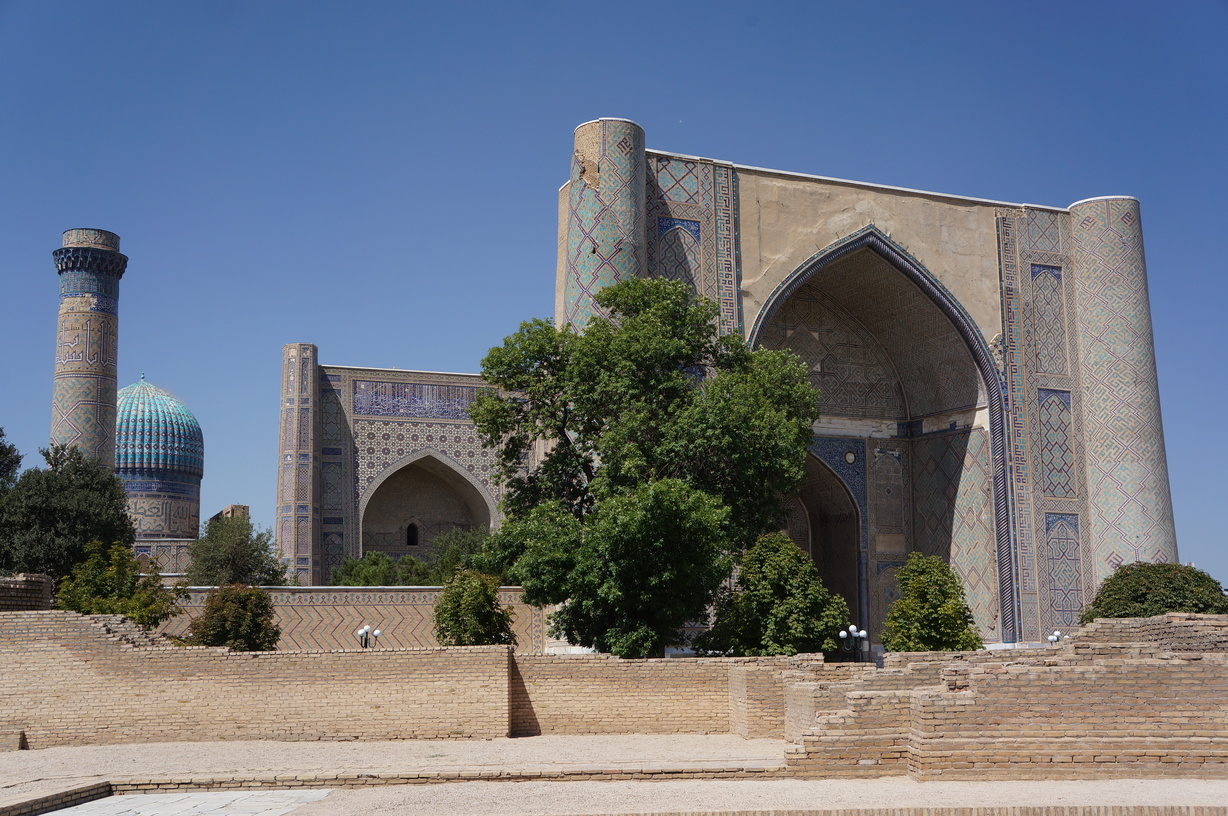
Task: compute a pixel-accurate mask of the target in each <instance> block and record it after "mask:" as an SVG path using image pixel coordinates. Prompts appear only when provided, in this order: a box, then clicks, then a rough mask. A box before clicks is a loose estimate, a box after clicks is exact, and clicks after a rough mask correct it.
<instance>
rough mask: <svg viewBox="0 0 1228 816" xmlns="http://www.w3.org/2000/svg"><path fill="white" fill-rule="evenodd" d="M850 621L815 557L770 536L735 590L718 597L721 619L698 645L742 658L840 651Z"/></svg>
mask: <svg viewBox="0 0 1228 816" xmlns="http://www.w3.org/2000/svg"><path fill="white" fill-rule="evenodd" d="M848 620H849V607H848V603H847V602H845V600H844V598H842V597H841V596H839V595H834V594H832V593H830V592H828V591H827V589H826V588H825V587H824V586H823V582H822V581H821V580H820V578H819V573H818V570H816V569H815V566H814V561H813V560H811V558H810V556H808V555H806V553H804V552H802V551H801V550H800V549H799V548H798V546H797V545H796V544H794V543H793V541H792V539H790V538H789V537H788V536H787V535H785V534H783V533H768V534H767V535H763V536H760V538H759V540H758V541H756V542H755V545H754V546H753V547H751V548H750V550H748V551H747V552H746V555H745V556H744V557H743V559H742V563H741V564H740V566H739V568H738V570H737V582H736V585H735V587H734V588H733V589H731V590H725V591H722V592H721V593H719V594H718V596H717V602H716V620H715V622H714V623H713V625H712V628H711V629H709V630H708V631H707V632H705V633H703V634H702V635H700V636H699V638H697V640H696V644H695V645H696V647H697V649H698V650H699V651H701V652H706V653H709V654H729V655H734V656H738V657H741V656H744V655H794V654H799V653H803V652H805V653H812V652H835V651H837V650H839V648H840V640H839V634H838V633H839V632H840V630H841V629H842V628H843V627H844V626H845V625H846V624H847V623H848Z"/></svg>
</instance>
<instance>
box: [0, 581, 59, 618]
mask: <svg viewBox="0 0 1228 816" xmlns="http://www.w3.org/2000/svg"><path fill="white" fill-rule="evenodd" d="M51 588H52V581H51V578H50V577H49V576H46V575H29V574H26V573H24V572H22V573H18V574H17V575H14V576H12V577H11V578H0V612H22V611H27V610H30V611H33V610H38V609H50V608H51Z"/></svg>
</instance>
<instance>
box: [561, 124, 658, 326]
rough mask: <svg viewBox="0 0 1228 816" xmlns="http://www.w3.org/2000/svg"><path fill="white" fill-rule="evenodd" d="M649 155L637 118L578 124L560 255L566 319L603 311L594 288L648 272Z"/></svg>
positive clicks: (577, 320)
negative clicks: (646, 192)
mask: <svg viewBox="0 0 1228 816" xmlns="http://www.w3.org/2000/svg"><path fill="white" fill-rule="evenodd" d="M645 161H646V160H645V155H644V129H643V128H641V127H640V126H639V125H637V124H636V123H635V122H631V121H628V120H626V119H598V120H596V121H594V122H586V123H584V124H583V125H580V127H578V128H576V135H575V152H574V153H573V154H572V160H571V181H570V182H569V183H568V185H567V188H566V189H567V197H568V200H567V205H566V207H567V211H566V224H565V226H564V229H565V231H566V238H565V240H564V241H562V242H561V243H560V246H559V253H560V256H561V257H560V258H559V261H560V263H561V265H562V266H563V268H564V270H565V273H566V277H565V281H566V283H565V289H564V292H563V305H564V310H565V317H566V321H567V322H568V323H571V324H572V325H574V326H576V327H577V328H583V326H584V324H585V323H587V322H588V319H589V318H590V317H592V315H593V314H594V313H598V314H599V313H600V309H599V308H598V307H597V306H596V305H595V304H594V303H593V296H594V295H596V294H597V293H598V292H599V291H601V290H602V289H603V288H605V287H606V286H609V285H610V284H613V283H618V282H619V281H622V280H628V279H630V278H635V277H639V276H642V275H644V274H645V273H646V271H647V268H648V261H647V240H648V239H647V233H646V231H645V229H646V227H645V218H646V217H647V216H646V207H647V205H646V199H645V186H646V184H647V170H646V164H645Z"/></svg>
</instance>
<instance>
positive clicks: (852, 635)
mask: <svg viewBox="0 0 1228 816" xmlns="http://www.w3.org/2000/svg"><path fill="white" fill-rule="evenodd" d="M840 642H841V643H843V644H844V651H846V652H852V653H853V662H854V663H856V662H857V661H859V660H861V650H862V644H864V643H865V642H866V630H865V629H858V628H857V627H856V626H855V625H854V624H851V623H850V624H849V628H848V629H841V630H840Z"/></svg>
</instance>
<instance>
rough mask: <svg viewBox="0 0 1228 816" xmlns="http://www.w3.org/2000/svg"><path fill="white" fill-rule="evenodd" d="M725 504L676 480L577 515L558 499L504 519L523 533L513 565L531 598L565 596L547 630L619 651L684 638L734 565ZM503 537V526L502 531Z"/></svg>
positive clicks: (654, 647) (543, 600)
mask: <svg viewBox="0 0 1228 816" xmlns="http://www.w3.org/2000/svg"><path fill="white" fill-rule="evenodd" d="M728 517H729V508H727V507H725V506H724V505H722V504H721V503H720V501H719V500H717V499H716V498H714V497H712V496H710V495H708V494H707V493H704V492H703V491H700V490H696V489H695V488H693V487H691V486H690V485H688V484H687V483H686V482H683V481H680V480H678V479H662V480H659V481H655V482H649V483H647V484H644V485H640V486H639V487H637V488H636V489H635V490H633V491H631V492H628V493H623V494H619V495H616V496H612V497H610V498H609V499H606V500H605V501H603V502H601V503H600V504H599V505H598V506H597V507H596V508H595V509H594V510H593V512H592V513H590V514H589V516H588V517H587V518H586V519H585V521H584V523H583V524H581V523H580V521H579V520H577V519H576V518H575V517H574V516H571V515H570V514H569V513H568V512H567V511H566V510H565V509H564V508H563V506H562V505H561V504H559V503H553V504H547V505H542V506H539V507H537V508H536V509H535V510H534V511H533V512H531V513H530V515H529V517H528V518H527V519H524V520H520V521H512V522H509V524H508V525H505V530H506V535H507V536H508V537H509V538H515V537H522V538H521V540H522V541H524V542H525V544H524V549H523V554H522V555H521V556H520V557H519V558H518V560H517V562H516V565H515V568H514V572H515V574H516V575H517V576H518V577H519V578H520V582H521V585H522V586H523V587H524V598H525V601H526V602H528V603H531V604H538V605H544V604H562V607H561V608H560V609H559V610H558V611H557V612H555V613H554V614H553V615H552V616H551V633H552V634H554V635H555V636H556V637H557V636H562V637H565V638H566V639H567V640H568V641H570V642H571V643H575V644H579V645H581V646H589V647H593V648H595V649H597V650H599V651H602V652H613V653H614V654H616V655H619V656H620V657H633V658H638V657H654V656H657V657H659V656H661V655H662V654H664V651H665V649H666V647H668V646H674V645H681V644H682V643H684V642H685V635H684V632H683V627H684V626H685V624H687V623H688V622H691V621H697V620H702V619H703V618H704V615H705V613H706V610H707V605H708V603H709V601H710V600H711V598H712V595H713V593H714V592H715V591H716V588H717V587H718V586H719V585H720V582H721V580H722V579H723V578H724V577H725V576H726V575H727V574H728V572H729V562H728V558H727V556H726V554H725V553H726V550H727V549H728V543H729V539H728V523H727V521H728ZM497 535H498V536H500V537H501V536H503V535H505V533H504V530H500V532H499V534H497Z"/></svg>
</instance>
